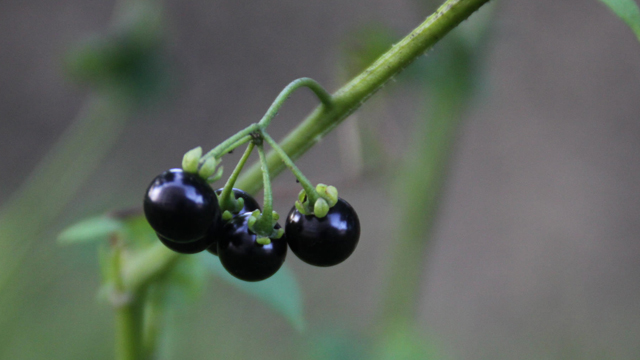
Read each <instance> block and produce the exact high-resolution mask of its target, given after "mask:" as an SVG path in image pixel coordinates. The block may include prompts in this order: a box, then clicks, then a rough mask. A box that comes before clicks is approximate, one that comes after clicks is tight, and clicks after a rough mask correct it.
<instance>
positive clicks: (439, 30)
mask: <svg viewBox="0 0 640 360" xmlns="http://www.w3.org/2000/svg"><path fill="white" fill-rule="evenodd" d="M487 2H489V0H447V1H446V2H445V3H444V4H443V5H442V6H440V8H438V10H437V11H436V12H435V13H433V14H432V15H431V16H429V17H428V18H427V19H426V20H425V21H424V22H423V23H422V24H420V25H419V26H418V27H417V28H415V29H414V30H413V31H412V32H411V33H410V34H409V35H407V36H406V37H405V38H404V39H402V40H401V41H400V42H398V43H397V44H395V45H394V46H393V47H392V48H391V49H389V51H387V52H386V53H385V54H383V55H382V56H381V57H380V58H378V60H376V61H375V62H374V63H373V64H372V65H371V66H369V67H368V68H367V69H366V70H364V71H363V72H362V73H360V75H358V76H356V77H355V78H353V79H352V80H351V81H350V82H349V83H347V84H346V85H344V86H343V87H342V88H341V89H339V90H338V91H337V92H335V93H334V94H333V96H332V97H331V99H332V106H331V107H327V106H318V107H317V108H316V109H315V110H313V112H312V113H311V114H310V115H309V116H308V117H307V118H306V119H305V120H304V121H303V122H302V123H300V125H298V126H297V127H296V128H295V129H293V130H292V131H291V132H290V133H289V134H288V135H287V136H286V137H285V139H284V140H283V141H282V142H281V143H280V146H281V147H282V149H283V151H284V152H285V153H286V154H288V155H289V157H291V158H292V159H297V158H299V157H300V156H302V154H304V153H305V152H306V151H307V150H309V149H311V148H312V147H313V146H314V145H315V144H316V143H317V142H318V141H320V139H322V138H323V137H324V136H325V135H326V134H328V133H329V132H331V130H333V129H334V128H335V127H336V126H338V125H339V124H340V123H341V122H342V121H343V120H344V119H346V118H347V117H348V116H349V115H351V114H352V113H353V112H354V111H356V110H357V109H358V108H359V107H360V106H361V105H362V104H363V103H364V102H365V101H366V100H367V99H369V97H371V96H372V95H373V94H374V93H376V92H377V91H378V90H380V88H382V86H383V85H384V84H385V83H386V82H387V81H389V80H391V79H392V78H393V77H394V76H395V75H397V74H398V73H399V72H401V71H402V70H403V69H404V68H405V67H407V66H409V64H411V63H412V62H413V61H414V60H416V59H417V58H418V57H420V56H422V55H423V54H424V52H425V51H427V50H428V49H430V48H431V47H432V46H433V45H435V44H436V43H437V42H438V41H439V40H440V39H442V38H443V37H444V36H445V35H446V34H447V33H449V31H451V30H452V29H454V28H455V27H456V26H458V25H459V24H460V23H461V22H462V21H464V20H465V19H467V18H468V17H469V16H471V14H473V13H474V12H475V11H476V10H478V9H479V8H480V7H481V6H482V5H484V4H485V3H487ZM267 160H268V163H269V169H270V170H271V175H274V176H275V175H276V174H279V173H280V172H282V171H283V170H284V168H285V166H284V164H282V163H281V162H280V161H279V156H278V154H276V153H275V152H270V153H269V154H268V156H267ZM261 177H262V175H261V173H260V165H259V164H254V165H253V166H252V167H251V168H249V169H248V170H247V171H246V172H245V173H244V175H243V176H241V177H240V179H238V183H237V186H238V187H240V188H242V189H244V190H245V191H247V192H248V193H255V192H257V191H258V190H259V189H260V186H261V181H260V180H261Z"/></svg>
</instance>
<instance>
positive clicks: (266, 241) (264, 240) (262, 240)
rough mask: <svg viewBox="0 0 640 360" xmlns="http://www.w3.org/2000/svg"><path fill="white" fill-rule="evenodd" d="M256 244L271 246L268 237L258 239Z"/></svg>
mask: <svg viewBox="0 0 640 360" xmlns="http://www.w3.org/2000/svg"><path fill="white" fill-rule="evenodd" d="M256 242H257V243H258V244H260V245H269V244H271V239H269V238H268V237H259V238H258V240H256Z"/></svg>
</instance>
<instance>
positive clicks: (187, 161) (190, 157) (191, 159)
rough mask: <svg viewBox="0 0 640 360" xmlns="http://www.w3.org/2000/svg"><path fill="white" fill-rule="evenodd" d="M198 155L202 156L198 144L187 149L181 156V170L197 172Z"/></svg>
mask: <svg viewBox="0 0 640 360" xmlns="http://www.w3.org/2000/svg"><path fill="white" fill-rule="evenodd" d="M200 157H202V148H201V147H200V146H198V147H197V148H194V149H191V150H189V151H187V152H186V153H185V154H184V156H183V157H182V170H184V171H185V172H188V173H191V174H195V173H197V172H198V162H199V161H200ZM207 177H208V176H207Z"/></svg>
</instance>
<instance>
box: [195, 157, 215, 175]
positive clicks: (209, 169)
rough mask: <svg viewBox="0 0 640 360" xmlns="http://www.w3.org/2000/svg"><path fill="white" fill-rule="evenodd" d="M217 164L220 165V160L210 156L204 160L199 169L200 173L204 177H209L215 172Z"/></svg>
mask: <svg viewBox="0 0 640 360" xmlns="http://www.w3.org/2000/svg"><path fill="white" fill-rule="evenodd" d="M216 166H218V161H217V160H216V158H213V157H210V158H208V159H207V160H206V161H205V162H204V164H202V166H201V167H200V171H198V175H200V177H201V178H203V179H208V178H209V177H210V176H212V175H213V174H215V172H216Z"/></svg>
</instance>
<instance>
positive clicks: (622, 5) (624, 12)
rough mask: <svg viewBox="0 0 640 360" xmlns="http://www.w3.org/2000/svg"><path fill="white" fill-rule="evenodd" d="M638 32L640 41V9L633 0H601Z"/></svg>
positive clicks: (635, 32)
mask: <svg viewBox="0 0 640 360" xmlns="http://www.w3.org/2000/svg"><path fill="white" fill-rule="evenodd" d="M600 1H601V2H602V3H604V4H605V5H607V6H608V7H609V8H610V9H611V10H612V11H613V12H614V13H615V14H616V15H617V16H618V17H619V18H620V19H622V21H624V22H625V23H626V24H627V25H628V26H629V27H630V28H631V30H632V31H633V32H634V34H636V37H637V38H638V41H640V9H639V8H638V4H636V3H635V2H634V1H633V0H600Z"/></svg>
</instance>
